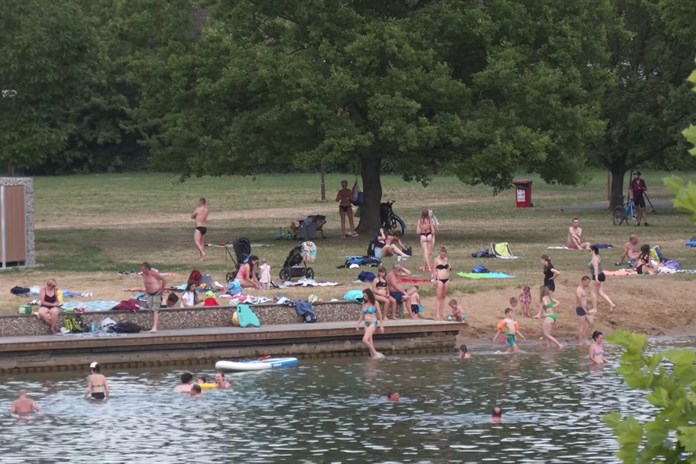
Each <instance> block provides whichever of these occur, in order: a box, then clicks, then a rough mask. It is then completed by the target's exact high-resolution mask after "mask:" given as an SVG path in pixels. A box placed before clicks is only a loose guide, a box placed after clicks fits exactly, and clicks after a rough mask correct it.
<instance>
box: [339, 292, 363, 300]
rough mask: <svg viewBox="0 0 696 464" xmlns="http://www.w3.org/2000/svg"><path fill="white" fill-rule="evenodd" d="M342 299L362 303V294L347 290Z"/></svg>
mask: <svg viewBox="0 0 696 464" xmlns="http://www.w3.org/2000/svg"><path fill="white" fill-rule="evenodd" d="M343 299H344V300H346V301H357V302H358V303H362V299H363V292H362V290H358V289H353V290H348V291H347V292H346V293H345V294H344V295H343Z"/></svg>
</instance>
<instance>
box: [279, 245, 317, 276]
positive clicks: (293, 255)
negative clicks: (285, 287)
mask: <svg viewBox="0 0 696 464" xmlns="http://www.w3.org/2000/svg"><path fill="white" fill-rule="evenodd" d="M316 257H317V246H316V245H315V244H314V242H302V244H300V245H297V246H296V247H295V248H293V249H292V250H290V253H288V257H287V258H285V263H283V268H282V269H281V270H280V274H279V277H280V280H282V281H284V282H285V281H289V280H292V279H293V278H294V277H306V278H307V279H313V278H314V269H312V268H311V267H309V266H307V263H313V262H314V261H315V260H316Z"/></svg>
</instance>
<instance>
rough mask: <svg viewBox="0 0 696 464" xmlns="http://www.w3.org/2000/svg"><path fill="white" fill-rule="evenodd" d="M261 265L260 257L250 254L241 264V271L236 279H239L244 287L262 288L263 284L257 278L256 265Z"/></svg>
mask: <svg viewBox="0 0 696 464" xmlns="http://www.w3.org/2000/svg"><path fill="white" fill-rule="evenodd" d="M258 265H259V257H258V256H256V255H251V256H249V259H248V260H247V262H246V263H244V264H242V265H241V266H239V272H237V276H236V277H235V278H234V280H237V281H239V283H240V284H241V286H242V288H260V287H261V284H259V281H258V280H257V279H256V274H255V273H254V267H256V266H258Z"/></svg>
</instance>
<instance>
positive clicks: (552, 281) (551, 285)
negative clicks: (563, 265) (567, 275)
mask: <svg viewBox="0 0 696 464" xmlns="http://www.w3.org/2000/svg"><path fill="white" fill-rule="evenodd" d="M541 268H542V270H543V272H544V285H545V286H546V288H548V289H549V291H550V292H551V293H553V292H555V291H556V277H558V274H560V272H558V270H557V269H556V268H555V267H553V264H552V263H551V258H549V257H548V255H541Z"/></svg>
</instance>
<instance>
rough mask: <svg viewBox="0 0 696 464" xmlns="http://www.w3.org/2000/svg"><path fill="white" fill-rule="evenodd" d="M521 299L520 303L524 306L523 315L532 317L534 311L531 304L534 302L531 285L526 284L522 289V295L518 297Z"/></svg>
mask: <svg viewBox="0 0 696 464" xmlns="http://www.w3.org/2000/svg"><path fill="white" fill-rule="evenodd" d="M517 298H518V299H519V301H520V305H521V306H522V315H523V316H524V317H532V313H531V311H530V306H529V305H530V304H531V303H532V289H531V288H529V285H525V286H524V288H523V289H522V293H520V296H518V297H517Z"/></svg>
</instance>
